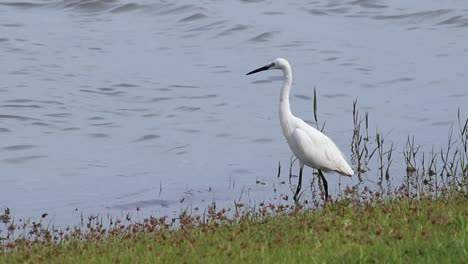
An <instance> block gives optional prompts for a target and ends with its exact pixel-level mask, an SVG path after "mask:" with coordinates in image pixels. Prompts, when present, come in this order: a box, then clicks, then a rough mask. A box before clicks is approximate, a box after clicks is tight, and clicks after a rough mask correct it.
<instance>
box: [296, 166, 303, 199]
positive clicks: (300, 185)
mask: <svg viewBox="0 0 468 264" xmlns="http://www.w3.org/2000/svg"><path fill="white" fill-rule="evenodd" d="M303 169H304V167H303V166H301V168H300V170H299V181H298V182H297V188H296V193H295V194H294V202H296V203H297V202H298V201H299V192H300V191H301V188H302V170H303Z"/></svg>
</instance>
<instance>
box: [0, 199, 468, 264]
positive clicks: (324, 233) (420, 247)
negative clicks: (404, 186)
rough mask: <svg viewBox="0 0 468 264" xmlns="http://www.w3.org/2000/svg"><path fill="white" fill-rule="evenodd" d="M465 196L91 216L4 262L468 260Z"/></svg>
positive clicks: (23, 244)
mask: <svg viewBox="0 0 468 264" xmlns="http://www.w3.org/2000/svg"><path fill="white" fill-rule="evenodd" d="M467 201H468V200H467V196H466V194H464V193H456V194H450V195H446V196H444V197H443V198H438V199H434V198H422V199H418V200H408V199H405V198H398V199H394V200H393V201H389V200H387V201H385V200H378V201H369V202H362V203H359V204H354V203H353V202H352V201H350V200H348V199H343V200H341V201H338V202H332V203H329V204H328V205H327V206H326V208H321V209H314V210H310V209H300V208H291V207H289V208H286V207H277V206H273V205H262V206H261V207H260V208H257V209H256V210H254V211H252V210H249V211H245V212H243V213H241V214H240V215H239V216H238V217H236V218H234V219H232V218H228V217H227V216H226V214H227V212H226V211H224V210H222V211H214V210H211V211H210V212H209V213H208V215H207V219H202V218H201V217H199V216H189V215H187V214H184V213H183V214H181V218H180V219H179V220H180V223H179V224H178V227H177V228H173V225H172V224H170V223H168V221H167V219H164V218H163V219H156V218H152V219H147V220H145V221H144V222H143V223H140V224H133V225H121V224H120V223H113V226H111V227H110V228H109V229H107V230H105V229H104V228H103V227H102V224H100V223H99V221H96V219H95V220H93V219H90V223H89V224H88V225H87V227H86V229H87V230H86V231H85V230H78V229H77V230H75V231H71V232H70V233H69V234H68V235H67V236H65V237H64V238H62V242H60V243H55V242H51V241H52V240H49V241H42V242H39V243H34V242H31V241H24V240H23V241H21V240H20V241H16V242H15V243H16V244H15V245H13V246H11V248H10V249H8V251H10V252H9V253H6V254H2V255H0V262H2V263H20V262H28V261H29V262H47V263H50V262H52V263H64V262H66V263H79V262H81V263H115V262H122V263H143V262H150V263H154V262H192V263H194V262H195V263H199V262H225V261H229V262H281V263H285V262H324V261H326V262H380V261H383V262H392V263H393V262H413V261H416V262H419V263H442V262H443V263H467V261H468V252H467V251H468V250H467V249H468V225H467V218H468V210H467V208H468V207H467V205H468V203H467ZM169 222H170V221H169ZM104 233H105V234H106V235H102V234H104Z"/></svg>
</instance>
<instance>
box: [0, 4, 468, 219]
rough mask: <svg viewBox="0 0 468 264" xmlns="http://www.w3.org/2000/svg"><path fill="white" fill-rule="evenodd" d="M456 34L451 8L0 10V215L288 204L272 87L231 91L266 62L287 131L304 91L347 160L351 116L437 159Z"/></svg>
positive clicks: (455, 94)
mask: <svg viewBox="0 0 468 264" xmlns="http://www.w3.org/2000/svg"><path fill="white" fill-rule="evenodd" d="M466 27H468V5H467V4H466V3H464V2H461V1H455V0H453V1H444V2H443V3H442V2H441V3H437V2H430V3H429V2H427V1H416V2H414V1H413V2H408V1H392V2H390V1H371V0H357V1H345V0H339V1H313V2H311V3H304V2H303V1H293V2H291V1H289V2H287V3H286V2H285V3H275V4H272V3H270V2H267V1H230V2H228V3H227V2H210V3H203V4H201V3H199V2H193V3H188V4H180V3H175V2H174V3H173V2H158V3H155V2H154V1H146V0H139V1H132V2H129V1H125V0H113V1H107V0H106V1H104V0H87V1H81V0H52V1H42V0H29V1H16V0H8V1H2V2H0V60H1V61H2V63H1V65H0V73H1V75H2V82H1V83H0V137H1V139H2V140H1V142H0V164H1V166H2V178H1V179H0V200H1V203H0V207H2V206H8V207H10V208H11V209H12V211H13V212H16V215H22V216H36V215H40V214H41V213H43V212H48V213H50V214H52V215H55V219H56V221H58V222H66V221H70V219H72V218H73V216H72V214H69V213H70V212H72V211H73V210H74V209H75V208H79V209H82V210H84V211H85V212H103V211H109V212H114V213H116V212H117V213H118V212H120V211H122V210H132V209H135V208H137V207H139V208H144V209H145V213H148V214H149V213H154V214H172V213H173V212H178V211H179V209H180V208H181V207H186V206H187V205H188V204H194V205H201V206H203V205H207V204H210V203H211V202H212V201H216V202H217V203H218V204H219V206H231V205H232V201H233V200H236V199H238V198H239V197H240V196H241V197H242V198H243V199H246V200H248V201H251V202H255V201H262V200H274V199H280V195H281V194H287V195H291V193H290V192H291V191H290V189H289V186H287V185H285V184H280V183H281V182H284V177H287V176H288V175H287V172H288V169H285V168H286V167H288V165H289V162H290V160H289V158H290V155H291V152H290V151H289V148H288V147H287V144H285V141H284V139H283V136H282V133H281V130H280V128H279V121H278V120H277V119H278V114H277V107H278V106H277V105H278V98H279V87H280V85H281V80H282V78H281V77H280V74H279V73H275V72H269V73H265V74H263V75H258V76H255V77H254V78H246V77H245V76H244V74H245V73H246V72H247V71H248V70H250V69H252V68H254V67H257V66H259V64H261V63H266V62H268V61H269V60H271V59H273V58H275V57H280V56H281V57H285V58H287V59H289V60H290V62H291V64H292V67H293V72H294V78H295V79H294V84H293V85H294V87H293V91H292V93H293V94H292V96H291V100H292V103H291V104H292V108H293V111H294V113H295V114H296V115H297V116H299V117H302V118H303V119H304V120H312V119H313V105H312V104H313V88H314V87H316V89H317V95H318V106H319V107H318V113H319V115H318V117H319V122H321V123H322V122H325V123H326V126H325V131H326V132H327V134H329V135H330V136H331V137H332V138H333V139H334V140H335V141H336V142H337V144H338V145H339V146H340V147H341V149H343V151H344V152H345V153H346V154H347V155H348V156H349V152H350V150H349V145H350V140H351V136H352V134H351V133H352V119H351V108H352V102H353V100H355V99H358V100H359V105H360V106H361V107H362V110H363V111H369V114H370V120H371V122H374V123H373V124H374V128H376V127H378V128H379V129H380V130H381V131H384V132H385V131H388V133H387V134H388V136H387V138H388V140H392V141H394V143H395V147H396V148H397V149H398V147H402V146H399V145H400V142H405V139H406V137H407V136H408V135H415V138H416V140H419V142H420V143H421V144H423V146H424V147H427V148H428V149H430V148H431V147H432V145H436V146H437V145H438V144H443V143H444V142H440V138H441V137H443V136H445V135H446V133H447V129H448V127H449V126H450V125H451V124H452V122H453V121H454V119H455V118H456V111H457V108H458V107H462V109H461V111H462V113H466V111H468V110H467V109H463V106H464V105H466V98H468V97H467V96H468V89H467V87H466V83H467V79H468V76H467V75H466V68H467V61H468V49H467V48H466V45H465V43H467V41H468V31H467V30H466ZM278 161H280V162H281V164H282V166H283V170H282V176H281V177H280V178H279V179H277V178H276V176H277V167H278ZM394 164H396V165H394V166H396V167H398V166H400V165H398V161H395V162H394ZM308 171H309V172H307V177H308V178H310V170H308ZM293 172H294V171H293ZM368 177H369V178H370V179H372V175H368ZM395 177H399V176H398V175H396V176H395ZM328 178H329V182H330V188H331V189H335V190H336V188H338V187H337V182H338V179H339V178H338V177H336V175H329V177H328ZM341 181H342V184H348V183H351V181H352V180H348V179H342V180H341ZM256 182H260V183H262V184H257V183H256ZM273 190H275V191H273Z"/></svg>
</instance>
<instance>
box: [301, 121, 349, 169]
mask: <svg viewBox="0 0 468 264" xmlns="http://www.w3.org/2000/svg"><path fill="white" fill-rule="evenodd" d="M314 130H315V129H314ZM311 132H312V134H311ZM293 141H294V146H295V150H296V151H293V152H294V154H295V155H296V156H297V157H298V158H299V159H300V160H302V161H303V162H304V163H305V164H306V165H308V166H310V167H313V168H317V169H320V170H323V171H337V172H339V171H341V170H342V169H341V168H342V166H343V163H346V161H345V160H344V158H343V157H342V154H341V152H340V150H339V149H338V147H337V146H336V145H335V143H333V141H332V140H331V139H330V138H328V137H327V136H325V135H324V134H323V133H321V132H320V131H318V130H315V131H307V130H305V129H301V128H296V129H295V130H294V131H293ZM296 152H297V153H296Z"/></svg>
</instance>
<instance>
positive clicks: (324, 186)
mask: <svg viewBox="0 0 468 264" xmlns="http://www.w3.org/2000/svg"><path fill="white" fill-rule="evenodd" d="M318 174H319V175H320V178H322V182H323V189H324V190H325V201H327V200H328V182H327V180H326V179H325V177H324V176H323V173H322V171H321V170H318Z"/></svg>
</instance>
